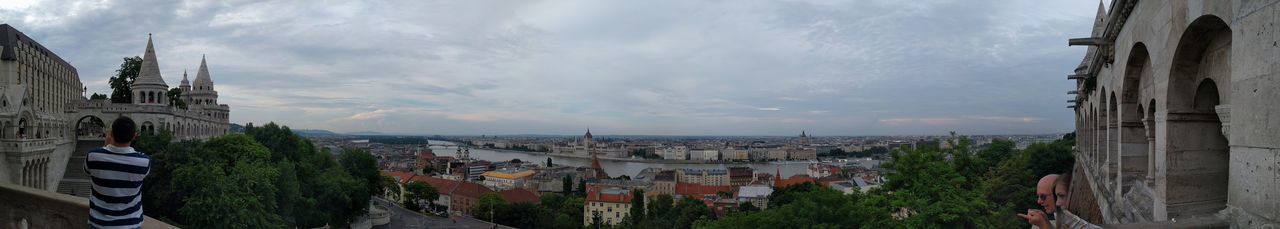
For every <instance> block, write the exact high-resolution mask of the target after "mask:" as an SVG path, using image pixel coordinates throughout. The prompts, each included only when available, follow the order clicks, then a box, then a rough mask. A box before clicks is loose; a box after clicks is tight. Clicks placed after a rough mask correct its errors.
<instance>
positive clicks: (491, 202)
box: [471, 192, 507, 221]
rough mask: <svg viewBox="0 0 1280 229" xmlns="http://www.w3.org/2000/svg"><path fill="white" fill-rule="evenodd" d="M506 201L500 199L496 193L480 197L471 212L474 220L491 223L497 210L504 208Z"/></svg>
mask: <svg viewBox="0 0 1280 229" xmlns="http://www.w3.org/2000/svg"><path fill="white" fill-rule="evenodd" d="M506 205H507V201H506V200H503V199H502V196H501V195H498V193H496V192H488V193H485V194H481V195H480V199H479V200H476V206H475V209H473V210H472V211H471V212H472V213H473V214H472V215H475V218H476V219H481V220H485V221H491V220H490V219H493V218H494V217H496V216H497V213H498V209H502V208H504V207H506Z"/></svg>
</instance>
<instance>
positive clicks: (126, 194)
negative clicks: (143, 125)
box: [84, 117, 151, 228]
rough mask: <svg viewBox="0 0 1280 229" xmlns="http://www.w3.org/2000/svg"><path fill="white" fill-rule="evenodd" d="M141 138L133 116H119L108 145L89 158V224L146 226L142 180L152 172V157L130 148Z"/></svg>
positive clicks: (91, 153) (105, 226)
mask: <svg viewBox="0 0 1280 229" xmlns="http://www.w3.org/2000/svg"><path fill="white" fill-rule="evenodd" d="M137 139H138V132H137V125H136V124H134V122H133V119H130V118H128V117H120V118H117V119H116V120H115V121H114V122H112V123H111V129H110V130H109V131H108V134H107V145H106V146H103V147H102V148H98V149H94V150H91V151H89V153H88V155H87V156H86V157H85V163H84V169H85V172H87V173H89V176H90V177H91V178H92V179H93V195H92V196H90V197H89V227H91V228H139V227H141V226H142V218H143V217H142V179H143V178H146V177H147V173H149V172H151V158H150V157H148V156H147V155H146V154H143V153H141V152H138V151H134V150H133V147H130V144H131V143H132V142H133V141H134V140H137Z"/></svg>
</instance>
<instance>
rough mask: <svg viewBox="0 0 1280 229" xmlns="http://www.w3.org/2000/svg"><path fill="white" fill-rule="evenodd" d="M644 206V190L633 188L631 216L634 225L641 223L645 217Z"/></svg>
mask: <svg viewBox="0 0 1280 229" xmlns="http://www.w3.org/2000/svg"><path fill="white" fill-rule="evenodd" d="M645 210H646V209H645V207H644V191H643V190H640V189H635V190H631V211H630V212H629V215H628V216H629V217H630V218H631V224H632V225H639V224H640V222H642V221H644V219H645V215H644V213H645Z"/></svg>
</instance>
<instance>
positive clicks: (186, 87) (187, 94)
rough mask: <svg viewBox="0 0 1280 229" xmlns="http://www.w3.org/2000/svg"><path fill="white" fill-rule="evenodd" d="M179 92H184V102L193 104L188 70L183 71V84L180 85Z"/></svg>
mask: <svg viewBox="0 0 1280 229" xmlns="http://www.w3.org/2000/svg"><path fill="white" fill-rule="evenodd" d="M178 90H182V97H181V99H182V102H185V103H186V104H191V81H188V80H187V70H182V84H179V85H178Z"/></svg>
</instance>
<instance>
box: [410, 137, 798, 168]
mask: <svg viewBox="0 0 1280 229" xmlns="http://www.w3.org/2000/svg"><path fill="white" fill-rule="evenodd" d="M431 144H453V143H452V142H443V141H431ZM431 151H432V152H434V153H435V154H436V155H439V156H452V157H456V156H457V155H456V154H457V151H458V148H456V147H445V146H433V147H431ZM470 152H471V157H472V158H476V159H480V160H486V161H510V160H511V159H520V160H521V161H528V162H536V163H546V162H547V157H551V163H555V164H557V165H569V166H582V167H591V159H585V158H573V157H561V156H552V155H543V154H538V153H522V152H508V151H495V150H487V149H478V148H471V151H470ZM809 164H811V163H810V162H787V163H780V164H774V163H751V164H667V163H659V162H637V161H611V160H603V159H602V160H600V166H601V167H604V171H605V172H608V173H609V176H618V175H627V176H635V175H636V174H639V173H640V170H644V169H645V168H662V169H684V168H692V169H724V168H728V167H732V166H746V167H751V168H752V169H755V171H756V172H757V173H761V172H764V173H770V174H772V173H773V172H774V171H781V172H782V176H783V177H791V175H796V174H805V171H807V170H808V168H809Z"/></svg>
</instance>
